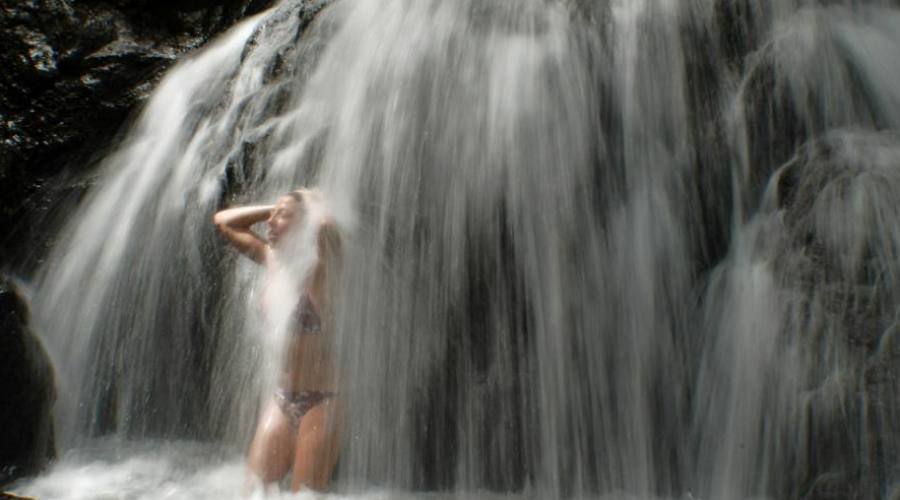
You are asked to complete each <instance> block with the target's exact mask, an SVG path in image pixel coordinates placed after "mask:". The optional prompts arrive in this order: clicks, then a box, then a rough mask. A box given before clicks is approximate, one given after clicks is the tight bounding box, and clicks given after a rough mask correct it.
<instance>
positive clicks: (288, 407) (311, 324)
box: [274, 294, 337, 427]
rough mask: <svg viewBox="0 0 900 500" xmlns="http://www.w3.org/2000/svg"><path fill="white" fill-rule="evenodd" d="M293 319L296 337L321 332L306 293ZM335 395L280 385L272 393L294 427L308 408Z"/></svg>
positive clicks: (320, 323) (319, 324)
mask: <svg viewBox="0 0 900 500" xmlns="http://www.w3.org/2000/svg"><path fill="white" fill-rule="evenodd" d="M293 320H294V324H295V325H296V326H295V328H293V332H294V336H296V337H301V336H304V335H318V334H320V333H322V320H321V318H319V314H318V313H316V310H315V306H313V303H312V301H311V300H310V298H309V295H308V294H304V295H303V297H302V298H301V299H300V302H299V304H297V308H296V309H295V310H294V315H293ZM336 395H337V394H336V393H335V392H332V391H320V390H315V389H313V390H303V391H289V390H287V389H284V388H281V387H279V388H277V389H275V394H274V396H275V403H276V404H277V405H278V408H280V409H281V411H282V413H284V414H285V416H287V417H288V418H289V419H290V420H291V424H292V425H293V426H294V427H297V426H298V425H299V424H300V420H301V419H302V418H303V415H306V413H307V412H309V410H311V409H313V408H314V407H315V406H316V405H318V404H319V403H322V402H324V401H326V400H328V399H330V398H333V397H335V396H336Z"/></svg>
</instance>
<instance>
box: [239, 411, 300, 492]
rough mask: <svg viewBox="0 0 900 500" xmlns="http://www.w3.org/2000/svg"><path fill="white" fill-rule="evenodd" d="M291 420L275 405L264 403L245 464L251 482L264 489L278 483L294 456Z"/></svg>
mask: <svg viewBox="0 0 900 500" xmlns="http://www.w3.org/2000/svg"><path fill="white" fill-rule="evenodd" d="M293 443H294V429H293V426H292V425H291V420H290V419H289V418H288V417H287V415H285V414H284V412H283V411H281V408H279V407H278V404H277V403H275V401H273V400H270V401H269V402H268V403H266V406H265V407H264V408H263V411H262V412H261V413H260V416H259V423H258V424H257V426H256V435H254V436H253V441H252V442H251V443H250V451H249V452H248V453H247V464H248V466H249V468H250V472H251V474H253V475H254V476H255V477H254V479H256V480H259V481H262V482H263V484H264V485H267V484H269V483H273V482H276V481H280V480H281V478H282V477H284V475H285V474H287V471H288V469H290V467H291V458H292V457H293V454H294V449H293Z"/></svg>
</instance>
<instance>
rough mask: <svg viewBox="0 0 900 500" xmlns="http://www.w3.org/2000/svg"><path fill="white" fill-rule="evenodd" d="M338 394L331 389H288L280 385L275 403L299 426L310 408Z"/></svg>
mask: <svg viewBox="0 0 900 500" xmlns="http://www.w3.org/2000/svg"><path fill="white" fill-rule="evenodd" d="M336 395H337V393H334V392H331V391H288V390H285V389H282V388H280V387H279V388H278V389H276V390H275V403H276V404H277V405H278V407H279V408H281V411H282V412H283V413H284V414H285V416H287V417H288V418H289V419H291V424H292V425H293V426H294V427H297V426H298V425H300V419H302V418H303V415H306V413H307V412H308V411H309V410H312V409H313V408H314V407H315V406H316V405H318V404H319V403H322V402H324V401H326V400H328V399H331V398H333V397H335V396H336Z"/></svg>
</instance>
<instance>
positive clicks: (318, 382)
mask: <svg viewBox="0 0 900 500" xmlns="http://www.w3.org/2000/svg"><path fill="white" fill-rule="evenodd" d="M329 344H330V342H329V339H328V338H327V337H326V335H325V333H324V332H320V333H317V334H312V335H310V334H307V335H294V336H293V337H292V338H291V340H290V343H289V345H288V349H287V353H286V356H285V360H284V363H285V365H284V371H283V372H282V375H281V377H282V379H281V383H280V384H279V386H280V387H282V388H283V389H285V390H287V391H289V392H300V391H324V392H335V381H334V366H333V363H332V361H331V357H332V352H331V349H330V345H329Z"/></svg>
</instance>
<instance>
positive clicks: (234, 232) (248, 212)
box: [213, 205, 274, 264]
mask: <svg viewBox="0 0 900 500" xmlns="http://www.w3.org/2000/svg"><path fill="white" fill-rule="evenodd" d="M273 208H274V205H253V206H247V207H234V208H226V209H225V210H221V211H219V212H216V215H214V216H213V223H214V224H215V225H216V228H218V229H219V232H220V233H222V235H223V236H225V238H226V239H228V242H229V243H231V244H232V245H234V247H235V248H237V249H238V251H239V252H241V253H242V254H244V255H246V256H247V257H250V258H251V259H253V260H254V261H256V262H258V263H260V264H264V263H265V262H266V242H265V240H263V239H262V238H261V237H260V236H259V235H258V234H256V233H254V232H253V231H251V230H250V227H251V226H253V224H256V223H257V222H262V221H264V220H266V219H268V218H269V215H271V213H272V209H273Z"/></svg>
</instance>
